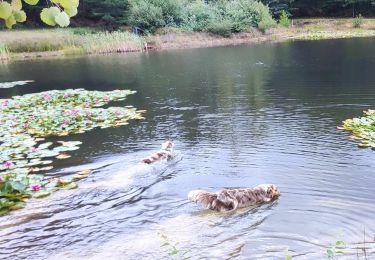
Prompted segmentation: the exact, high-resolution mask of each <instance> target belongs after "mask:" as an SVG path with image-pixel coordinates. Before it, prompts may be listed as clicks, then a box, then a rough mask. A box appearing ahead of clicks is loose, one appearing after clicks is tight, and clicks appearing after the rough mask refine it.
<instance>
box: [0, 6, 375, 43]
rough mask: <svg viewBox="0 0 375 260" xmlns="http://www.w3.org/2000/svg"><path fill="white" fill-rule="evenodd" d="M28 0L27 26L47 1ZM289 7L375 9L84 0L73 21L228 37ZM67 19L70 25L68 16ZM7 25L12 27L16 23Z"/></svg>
mask: <svg viewBox="0 0 375 260" xmlns="http://www.w3.org/2000/svg"><path fill="white" fill-rule="evenodd" d="M9 2H10V1H9ZM13 2H21V1H20V0H15V1H13ZM28 2H29V3H30V2H35V3H37V4H36V5H26V4H25V5H24V6H23V7H22V11H14V12H13V13H14V17H16V18H17V17H18V16H19V15H17V14H18V12H23V10H24V11H25V13H26V14H27V23H26V24H27V25H26V26H34V25H37V26H40V24H41V19H40V16H41V15H40V14H41V12H42V10H43V8H46V3H45V2H44V1H36V0H33V1H30V0H27V1H25V3H28ZM52 2H53V3H55V2H56V3H57V5H59V3H60V2H61V3H63V2H64V3H65V2H72V3H73V2H76V3H78V1H77V0H71V1H60V0H53V1H52ZM4 3H5V2H3V4H4ZM61 3H60V5H61ZM68 7H69V6H68ZM66 12H68V11H66ZM283 12H284V13H283ZM285 12H286V13H287V14H288V15H291V16H292V17H322V16H324V17H331V16H335V17H356V16H358V15H359V14H362V15H363V16H365V17H366V16H367V17H368V16H372V14H373V13H375V0H260V1H258V0H80V1H79V7H78V15H77V16H76V17H74V19H71V21H70V22H71V24H72V25H73V26H94V27H101V28H105V29H109V30H115V29H118V28H120V27H123V26H128V27H134V26H136V27H139V28H140V31H141V32H142V31H143V32H151V33H152V32H155V31H156V30H157V29H159V28H164V27H177V28H180V29H183V30H187V31H209V32H214V33H219V34H222V35H224V36H225V35H227V34H229V33H230V32H239V31H244V30H247V29H248V28H249V27H259V28H260V29H261V30H265V29H267V28H269V27H271V26H273V25H274V24H275V22H274V20H279V18H280V16H281V14H284V17H285ZM16 13H17V14H16ZM62 13H63V12H62ZM68 14H69V12H68ZM74 14H75V12H74ZM18 18H19V19H18V21H22V22H23V21H24V20H25V18H26V17H24V15H23V13H22V17H18ZM21 18H22V19H21ZM272 18H273V19H274V20H273V19H272ZM0 20H1V19H0ZM10 20H12V19H10ZM47 20H48V19H47ZM58 21H59V20H58ZM8 22H9V21H8ZM10 22H11V21H10ZM45 22H46V21H45ZM59 22H60V23H61V21H59ZM4 23H5V22H4ZM60 23H58V24H60ZM47 24H49V23H48V21H47ZM62 24H63V25H64V26H65V25H67V23H66V21H63V23H62ZM7 25H8V27H9V25H10V26H13V23H11V24H7Z"/></svg>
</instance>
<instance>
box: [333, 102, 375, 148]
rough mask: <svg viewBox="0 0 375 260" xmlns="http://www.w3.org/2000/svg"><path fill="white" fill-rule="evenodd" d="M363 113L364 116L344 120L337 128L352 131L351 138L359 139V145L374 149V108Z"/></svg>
mask: <svg viewBox="0 0 375 260" xmlns="http://www.w3.org/2000/svg"><path fill="white" fill-rule="evenodd" d="M364 114H365V116H364V117H360V118H353V119H347V120H345V121H344V122H343V125H342V126H341V127H338V128H339V129H340V130H347V131H350V132H352V136H351V137H352V138H353V139H356V140H361V143H360V144H359V145H358V146H359V147H362V148H367V147H370V148H372V149H373V150H375V110H371V109H369V110H367V111H364Z"/></svg>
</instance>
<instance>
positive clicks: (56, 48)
mask: <svg viewBox="0 0 375 260" xmlns="http://www.w3.org/2000/svg"><path fill="white" fill-rule="evenodd" d="M78 29H79V30H78ZM78 29H65V30H63V29H57V30H56V29H55V30H30V31H28V30H18V31H7V32H2V31H0V39H1V40H0V55H1V58H2V59H4V58H3V56H4V57H7V58H9V54H11V53H14V54H18V53H45V54H47V53H48V52H61V53H63V54H64V55H76V54H80V55H81V54H103V53H119V52H140V51H143V49H144V46H145V44H146V40H145V38H144V37H140V36H137V35H134V34H132V33H130V32H120V31H115V32H104V31H93V30H90V29H85V28H78ZM42 56H44V55H42ZM46 56H48V55H46Z"/></svg>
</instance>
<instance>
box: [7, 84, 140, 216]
mask: <svg viewBox="0 0 375 260" xmlns="http://www.w3.org/2000/svg"><path fill="white" fill-rule="evenodd" d="M133 93H135V92H134V91H130V90H114V91H107V92H102V91H87V90H84V89H68V90H62V91H61V90H52V91H47V92H42V93H34V94H26V95H23V96H14V97H13V98H11V99H0V214H4V213H6V212H8V211H10V210H13V209H19V208H22V207H24V206H25V202H26V201H27V200H28V199H29V198H31V197H36V198H40V197H45V196H48V195H49V194H50V193H52V192H54V191H56V190H58V189H61V188H63V189H72V188H75V187H76V186H77V184H76V181H78V180H81V179H84V178H86V177H88V175H89V174H90V173H91V171H89V170H86V171H83V172H79V173H77V174H75V175H74V176H73V177H72V178H71V179H69V180H67V179H65V180H63V179H61V178H46V176H45V175H43V174H41V172H42V171H47V170H51V169H52V168H53V166H51V164H52V163H53V161H54V160H57V159H60V160H62V159H66V158H69V157H70V155H69V154H68V152H70V151H74V150H77V149H79V146H80V145H81V142H79V141H57V142H51V141H49V140H48V137H52V136H68V135H70V134H77V133H84V132H87V131H90V130H92V129H94V128H98V127H100V128H109V127H119V126H122V125H126V124H128V121H129V120H131V119H143V117H142V113H143V112H144V111H142V110H137V109H136V108H134V107H132V106H125V107H107V108H103V106H105V105H108V104H109V103H110V102H112V101H122V100H125V98H126V97H127V96H128V95H130V94H133Z"/></svg>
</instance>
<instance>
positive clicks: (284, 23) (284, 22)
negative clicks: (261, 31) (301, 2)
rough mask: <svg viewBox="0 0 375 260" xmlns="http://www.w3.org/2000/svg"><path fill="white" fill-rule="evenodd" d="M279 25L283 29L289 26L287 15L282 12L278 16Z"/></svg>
mask: <svg viewBox="0 0 375 260" xmlns="http://www.w3.org/2000/svg"><path fill="white" fill-rule="evenodd" d="M279 24H280V25H281V26H284V27H289V26H290V20H289V15H288V13H287V12H285V11H284V10H283V11H282V12H281V14H280V18H279Z"/></svg>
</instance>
